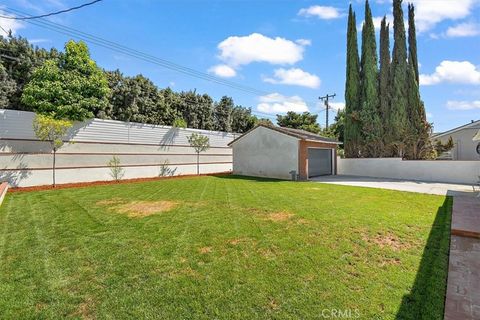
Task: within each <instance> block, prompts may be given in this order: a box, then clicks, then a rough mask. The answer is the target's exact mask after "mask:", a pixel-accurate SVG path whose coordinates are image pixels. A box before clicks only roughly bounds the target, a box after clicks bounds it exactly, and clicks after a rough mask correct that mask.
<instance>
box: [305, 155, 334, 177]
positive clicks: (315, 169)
mask: <svg viewBox="0 0 480 320" xmlns="http://www.w3.org/2000/svg"><path fill="white" fill-rule="evenodd" d="M331 174H332V149H315V148H308V177H309V178H311V177H317V176H325V175H331Z"/></svg>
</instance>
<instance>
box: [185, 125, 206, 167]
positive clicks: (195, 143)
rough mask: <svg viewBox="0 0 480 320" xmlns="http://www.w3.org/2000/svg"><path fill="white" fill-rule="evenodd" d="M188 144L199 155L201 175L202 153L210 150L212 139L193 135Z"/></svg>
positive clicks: (198, 164) (198, 161)
mask: <svg viewBox="0 0 480 320" xmlns="http://www.w3.org/2000/svg"><path fill="white" fill-rule="evenodd" d="M187 139H188V143H189V144H190V146H191V147H192V148H193V149H195V153H196V154H197V174H200V153H201V152H204V151H207V150H208V149H209V148H210V139H209V138H208V137H207V136H204V135H201V134H198V133H192V134H191V135H190V136H189V137H188V138H187Z"/></svg>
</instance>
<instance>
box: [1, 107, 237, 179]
mask: <svg viewBox="0 0 480 320" xmlns="http://www.w3.org/2000/svg"><path fill="white" fill-rule="evenodd" d="M33 119H34V113H32V112H25V111H16V110H2V109H0V182H1V181H8V182H10V184H12V185H14V186H32V185H45V184H50V183H51V160H52V151H51V148H50V146H49V144H48V143H46V142H42V141H39V140H38V139H37V138H36V137H35V134H34V132H33V127H32V123H33ZM193 132H196V133H200V134H202V135H206V136H208V137H209V138H210V149H209V150H207V151H206V152H204V153H202V154H201V156H200V172H201V173H216V172H226V171H231V170H232V149H231V148H230V147H229V146H228V143H229V142H230V141H232V140H233V139H234V138H235V136H236V135H235V134H233V133H226V132H219V131H207V130H196V129H181V128H173V127H168V126H157V125H149V124H141V123H128V122H122V121H114V120H103V119H92V120H89V121H85V122H78V123H75V125H74V127H73V128H72V129H71V130H70V132H69V134H68V135H67V137H66V140H67V141H66V143H65V144H64V146H62V148H60V149H59V150H58V153H57V169H58V171H57V178H58V183H64V182H65V183H66V182H68V183H73V182H86V181H98V180H111V177H110V176H109V168H108V166H107V162H108V160H109V159H111V158H112V157H113V156H118V157H119V158H120V161H121V164H122V165H123V166H125V171H126V173H125V178H140V177H154V176H158V174H159V172H160V168H161V167H162V166H165V165H167V166H168V167H169V169H170V172H173V173H174V174H175V175H179V174H194V173H196V154H195V151H194V149H193V148H191V147H190V146H189V143H188V140H187V138H188V136H189V135H191V134H192V133H193ZM237 136H238V134H237Z"/></svg>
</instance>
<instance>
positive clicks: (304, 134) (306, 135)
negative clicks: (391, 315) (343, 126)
mask: <svg viewBox="0 0 480 320" xmlns="http://www.w3.org/2000/svg"><path fill="white" fill-rule="evenodd" d="M258 127H264V128H267V129H270V130H274V131H277V132H280V133H283V134H286V135H288V136H292V137H295V138H298V139H300V140H306V141H315V142H323V143H330V144H342V143H341V142H339V141H338V140H336V139H333V138H327V137H323V136H320V135H318V134H315V133H311V132H308V131H305V130H301V129H292V128H285V127H274V126H267V125H264V124H259V125H257V126H255V127H254V128H252V129H250V130H248V131H247V132H245V133H244V134H242V135H241V136H240V137H238V138H236V139H234V140H233V141H231V142H230V143H229V144H228V145H229V146H230V145H232V144H233V143H235V142H236V141H238V140H239V139H241V138H242V137H244V136H245V135H247V134H249V133H250V132H252V131H253V130H255V129H257V128H258Z"/></svg>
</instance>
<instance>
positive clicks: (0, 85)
mask: <svg viewBox="0 0 480 320" xmlns="http://www.w3.org/2000/svg"><path fill="white" fill-rule="evenodd" d="M16 90H17V84H16V82H15V81H14V80H13V79H12V78H11V77H10V75H9V74H8V73H7V71H6V70H5V67H4V66H3V65H1V64H0V108H2V109H7V108H9V107H10V97H11V96H12V95H13V94H14V93H15V92H16Z"/></svg>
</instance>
